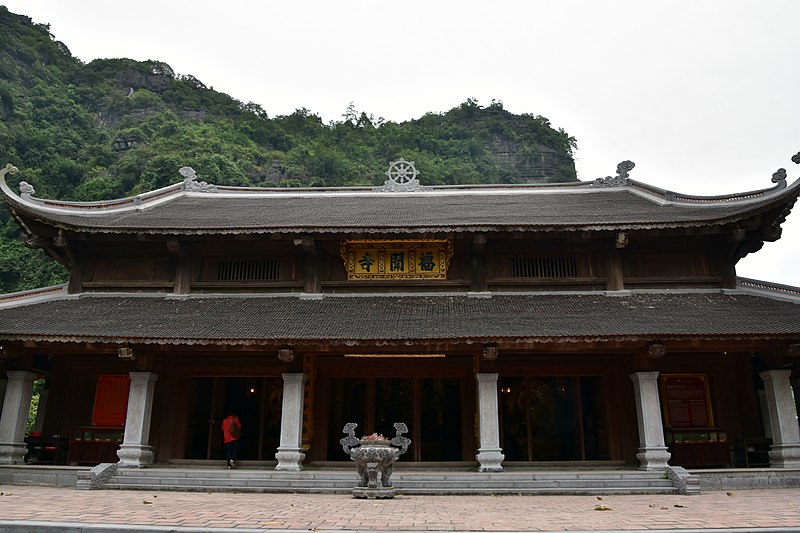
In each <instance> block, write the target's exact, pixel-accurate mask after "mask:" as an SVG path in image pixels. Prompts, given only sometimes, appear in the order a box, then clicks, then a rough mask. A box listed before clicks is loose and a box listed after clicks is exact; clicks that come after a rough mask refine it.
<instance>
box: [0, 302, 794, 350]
mask: <svg viewBox="0 0 800 533" xmlns="http://www.w3.org/2000/svg"><path fill="white" fill-rule="evenodd" d="M623 336H635V337H649V338H655V337H662V338H665V339H666V338H679V337H697V336H699V337H742V336H744V337H747V336H752V337H761V338H765V337H767V338H786V337H790V338H792V337H793V338H800V302H793V301H785V300H775V299H771V298H765V297H759V296H756V295H749V294H744V293H739V292H737V293H726V294H722V293H717V292H686V293H671V294H670V293H649V292H648V293H632V294H630V295H628V296H607V295H605V294H604V293H581V294H574V293H565V294H539V295H498V294H495V295H494V296H493V297H491V298H472V297H468V296H466V295H428V296H332V297H325V298H322V299H318V300H305V299H300V298H297V297H296V296H291V297H288V296H286V297H262V296H259V297H251V296H247V295H240V296H208V297H199V296H193V297H189V298H183V299H176V298H165V297H164V296H92V295H84V296H82V297H80V298H60V299H54V300H50V301H45V302H41V303H32V304H29V305H19V306H15V307H6V308H2V309H0V338H5V339H52V340H68V339H79V340H90V339H91V340H97V339H101V340H102V339H107V340H112V341H114V340H117V341H119V340H125V339H131V340H137V339H139V340H148V341H154V342H214V341H222V340H225V341H236V342H242V341H248V340H254V341H275V342H293V341H294V342H301V341H315V340H323V341H332V342H345V341H348V342H349V341H355V342H377V341H389V342H402V341H470V340H480V339H498V338H505V339H530V338H552V339H559V338H561V339H564V338H573V337H580V338H592V337H606V338H613V337H623Z"/></svg>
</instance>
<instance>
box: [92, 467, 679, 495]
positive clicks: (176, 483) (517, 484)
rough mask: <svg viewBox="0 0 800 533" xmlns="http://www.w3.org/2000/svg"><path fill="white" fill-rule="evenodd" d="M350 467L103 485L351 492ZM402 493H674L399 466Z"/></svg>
mask: <svg viewBox="0 0 800 533" xmlns="http://www.w3.org/2000/svg"><path fill="white" fill-rule="evenodd" d="M356 481H357V478H356V475H355V472H353V471H343V470H342V471H301V472H279V471H275V470H270V469H263V470H258V469H241V470H227V469H220V470H216V469H204V470H199V469H163V468H162V469H158V468H153V469H119V470H118V471H117V473H116V474H115V475H114V476H112V477H111V478H110V479H109V480H108V481H107V482H106V483H104V485H103V487H104V488H110V489H129V490H130V489H136V490H179V491H229V492H231V491H239V492H318V493H342V494H346V493H350V492H351V491H352V489H353V487H354V486H355V484H356ZM392 481H393V483H394V486H395V488H396V490H397V491H398V492H400V493H404V494H631V493H642V494H645V493H647V494H674V493H675V492H676V489H675V487H674V485H673V482H672V481H671V480H670V479H666V478H665V477H664V475H663V474H662V473H660V472H640V471H604V472H598V471H589V472H567V471H535V472H534V471H527V472H499V473H479V472H446V471H441V472H429V471H422V472H419V471H417V472H408V471H406V472H400V473H395V474H394V475H393V476H392Z"/></svg>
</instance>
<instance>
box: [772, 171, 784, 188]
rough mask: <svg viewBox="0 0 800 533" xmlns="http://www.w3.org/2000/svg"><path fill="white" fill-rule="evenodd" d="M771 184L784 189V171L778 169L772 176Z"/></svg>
mask: <svg viewBox="0 0 800 533" xmlns="http://www.w3.org/2000/svg"><path fill="white" fill-rule="evenodd" d="M772 183H777V184H778V186H780V187H781V188H783V187H786V169H785V168H779V169H778V170H777V171H776V172H774V173H773V174H772Z"/></svg>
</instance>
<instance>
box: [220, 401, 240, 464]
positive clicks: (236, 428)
mask: <svg viewBox="0 0 800 533" xmlns="http://www.w3.org/2000/svg"><path fill="white" fill-rule="evenodd" d="M222 437H223V439H224V442H225V458H226V459H227V460H228V468H234V467H235V466H236V455H237V454H238V453H239V439H240V438H241V437H242V423H241V422H239V417H238V416H236V413H235V412H233V411H231V412H230V414H229V415H228V417H227V418H226V419H225V420H223V421H222Z"/></svg>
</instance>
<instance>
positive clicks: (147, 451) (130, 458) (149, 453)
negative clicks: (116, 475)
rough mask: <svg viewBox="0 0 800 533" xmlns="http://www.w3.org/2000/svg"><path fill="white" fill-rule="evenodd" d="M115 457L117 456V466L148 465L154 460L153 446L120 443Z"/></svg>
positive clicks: (136, 466) (138, 466) (140, 466)
mask: <svg viewBox="0 0 800 533" xmlns="http://www.w3.org/2000/svg"><path fill="white" fill-rule="evenodd" d="M117 457H119V462H117V465H118V466H123V467H133V468H142V467H146V466H150V465H152V464H153V461H154V455H153V447H152V446H139V445H136V444H122V445H120V447H119V450H117Z"/></svg>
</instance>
